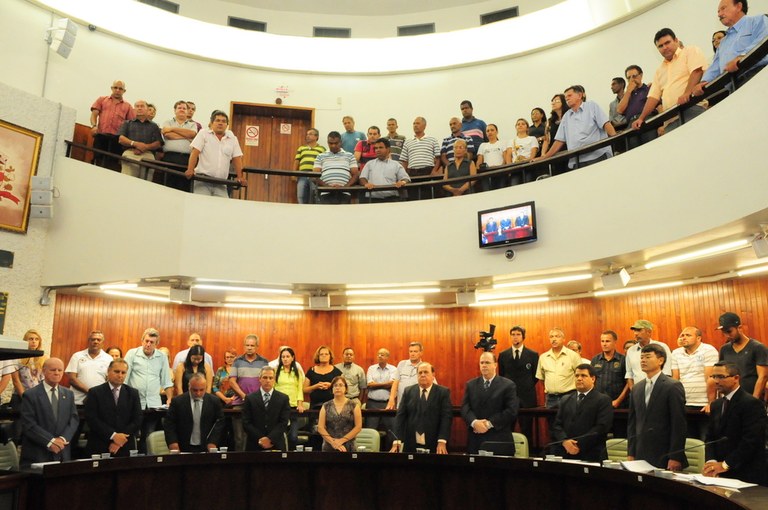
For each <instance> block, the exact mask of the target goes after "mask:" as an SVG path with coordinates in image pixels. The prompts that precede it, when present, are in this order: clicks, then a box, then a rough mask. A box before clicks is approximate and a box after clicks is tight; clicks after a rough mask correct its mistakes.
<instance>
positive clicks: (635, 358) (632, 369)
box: [624, 319, 672, 389]
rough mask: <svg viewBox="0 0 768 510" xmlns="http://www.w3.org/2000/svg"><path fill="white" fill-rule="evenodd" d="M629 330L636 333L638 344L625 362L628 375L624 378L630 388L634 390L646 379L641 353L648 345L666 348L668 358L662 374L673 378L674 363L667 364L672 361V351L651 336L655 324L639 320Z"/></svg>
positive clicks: (628, 351) (628, 353)
mask: <svg viewBox="0 0 768 510" xmlns="http://www.w3.org/2000/svg"><path fill="white" fill-rule="evenodd" d="M629 329H631V330H632V331H633V332H634V333H635V340H637V343H636V344H635V345H633V346H632V347H630V348H629V349H628V350H627V357H626V360H625V361H626V365H627V374H626V375H625V376H624V378H625V379H627V384H628V385H629V388H630V389H632V386H633V385H634V384H635V383H637V382H639V381H641V380H643V378H644V377H645V375H644V374H643V371H642V370H641V369H640V351H642V350H643V347H645V346H646V345H648V344H659V345H661V346H662V347H663V348H664V352H666V354H667V356H666V359H665V363H664V367H663V368H662V372H664V374H666V375H668V376H672V363H668V362H666V361H667V360H671V359H672V351H670V349H669V346H667V344H665V343H663V342H658V341H656V340H653V339H652V338H651V335H652V334H653V323H652V322H651V321H647V320H644V319H639V320H636V321H635V323H634V324H633V325H632V326H630V328H629Z"/></svg>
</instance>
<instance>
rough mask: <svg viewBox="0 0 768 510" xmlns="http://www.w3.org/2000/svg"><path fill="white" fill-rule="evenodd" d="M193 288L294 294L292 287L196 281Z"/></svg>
mask: <svg viewBox="0 0 768 510" xmlns="http://www.w3.org/2000/svg"><path fill="white" fill-rule="evenodd" d="M192 288H193V289H201V290H223V291H227V292H261V293H264V294H292V293H293V291H292V290H290V289H270V288H266V287H235V286H231V285H208V284H199V283H196V284H194V285H193V286H192Z"/></svg>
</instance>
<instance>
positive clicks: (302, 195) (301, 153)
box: [294, 128, 326, 204]
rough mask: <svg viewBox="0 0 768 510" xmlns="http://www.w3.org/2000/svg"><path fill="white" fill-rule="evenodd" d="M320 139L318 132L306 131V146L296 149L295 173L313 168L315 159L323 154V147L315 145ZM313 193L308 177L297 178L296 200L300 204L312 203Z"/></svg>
mask: <svg viewBox="0 0 768 510" xmlns="http://www.w3.org/2000/svg"><path fill="white" fill-rule="evenodd" d="M319 138H320V132H319V131H318V130H317V129H315V128H311V129H307V135H306V137H305V140H306V142H307V144H306V145H302V146H301V147H299V148H298V149H296V158H295V159H296V167H295V168H294V170H296V171H297V172H311V171H312V170H313V168H314V167H315V159H317V157H318V156H319V155H320V154H322V153H323V152H325V150H326V149H325V147H323V146H322V145H320V144H319V143H317V141H318V139H319ZM314 195H315V192H314V186H313V183H312V179H310V178H309V177H299V179H298V181H297V182H296V199H297V201H298V202H299V203H300V204H310V203H312V202H313V198H314Z"/></svg>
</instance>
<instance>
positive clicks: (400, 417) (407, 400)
mask: <svg viewBox="0 0 768 510" xmlns="http://www.w3.org/2000/svg"><path fill="white" fill-rule="evenodd" d="M416 377H417V378H418V384H414V385H412V386H409V387H408V388H406V389H405V392H404V393H403V400H402V402H401V403H400V404H399V405H398V406H397V415H396V416H395V435H396V436H397V438H398V440H397V441H395V442H394V443H393V444H392V449H391V450H390V451H391V452H397V451H398V450H399V449H400V445H403V451H405V452H415V451H416V448H426V449H428V450H429V451H430V452H433V453H435V452H436V453H440V454H445V453H448V448H447V444H448V439H449V438H450V436H451V420H452V419H453V414H452V409H451V391H450V390H449V389H448V388H446V387H445V386H440V385H438V384H434V382H435V368H434V367H433V366H432V365H431V364H429V363H426V362H423V363H419V366H418V368H417V371H416Z"/></svg>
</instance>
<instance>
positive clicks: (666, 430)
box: [627, 343, 688, 471]
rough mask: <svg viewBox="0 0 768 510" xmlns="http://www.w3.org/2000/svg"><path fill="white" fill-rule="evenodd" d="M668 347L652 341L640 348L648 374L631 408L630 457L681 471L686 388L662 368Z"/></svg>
mask: <svg viewBox="0 0 768 510" xmlns="http://www.w3.org/2000/svg"><path fill="white" fill-rule="evenodd" d="M666 361H667V353H666V351H665V350H664V349H663V348H662V347H661V346H660V345H658V344H653V343H651V344H648V345H646V346H645V347H643V349H642V350H641V351H640V369H641V370H642V371H643V372H645V377H644V378H643V379H641V380H640V381H638V383H637V384H635V385H634V386H633V387H632V405H631V406H630V408H629V426H628V434H629V441H628V443H629V445H628V451H627V453H628V456H627V459H628V460H635V459H639V460H645V461H648V463H650V464H652V465H653V466H655V467H657V468H661V469H668V470H670V471H680V470H682V469H683V468H685V467H687V466H688V460H687V459H686V457H685V452H684V451H683V450H684V449H685V435H686V432H687V428H686V420H685V389H683V385H682V383H681V382H680V381H677V380H675V379H672V378H671V377H669V376H667V375H666V374H663V373H662V372H661V370H662V367H663V366H664V363H665V362H666Z"/></svg>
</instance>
